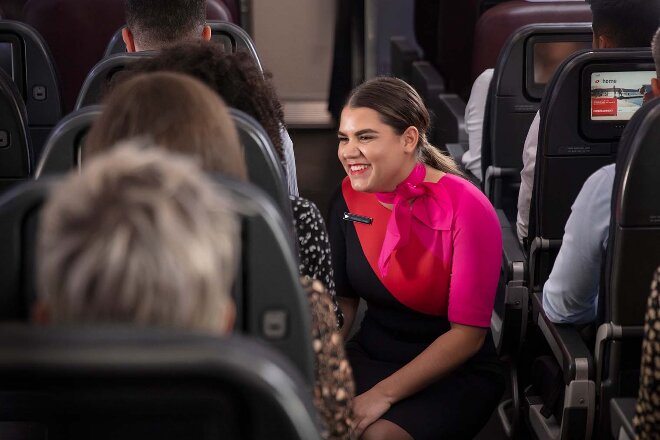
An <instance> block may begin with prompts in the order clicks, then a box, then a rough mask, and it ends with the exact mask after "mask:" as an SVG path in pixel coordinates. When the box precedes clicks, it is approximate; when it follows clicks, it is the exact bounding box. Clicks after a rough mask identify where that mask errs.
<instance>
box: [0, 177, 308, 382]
mask: <svg viewBox="0 0 660 440" xmlns="http://www.w3.org/2000/svg"><path fill="white" fill-rule="evenodd" d="M214 178H215V180H216V181H217V183H218V185H220V186H221V187H222V188H223V189H225V190H228V191H229V192H230V193H231V194H232V195H234V197H235V204H236V205H237V206H238V207H239V208H240V211H241V214H242V216H243V220H242V225H243V228H242V229H243V230H242V233H241V236H242V255H241V265H240V269H239V271H238V273H239V276H238V278H237V280H236V283H235V286H234V289H233V292H232V295H233V297H234V301H235V303H236V308H237V316H236V325H235V328H236V329H237V331H241V332H242V333H245V334H248V335H250V336H254V337H256V338H258V339H260V340H263V341H264V342H266V343H268V344H269V345H271V346H273V347H275V348H276V349H277V350H279V351H280V352H282V353H283V354H284V355H285V356H286V357H288V358H289V359H291V361H292V362H293V364H294V365H296V366H297V367H298V368H299V370H300V371H301V374H302V375H303V377H304V378H305V380H306V381H307V383H308V384H311V383H313V380H314V367H313V365H314V364H313V358H312V351H311V346H312V345H311V344H312V342H311V317H310V314H309V304H308V302H307V298H306V294H305V293H304V291H303V288H302V286H301V284H300V279H299V273H298V262H297V257H296V253H295V248H294V243H293V239H292V237H291V229H292V227H291V223H290V222H287V221H285V220H284V219H283V216H282V215H281V214H280V210H279V209H278V207H276V206H275V204H274V203H273V202H272V200H271V199H270V197H268V196H267V195H266V194H265V193H264V192H263V191H262V190H261V189H259V188H258V187H256V186H254V185H252V184H249V183H243V182H235V181H232V180H230V179H228V178H224V177H221V176H215V177H214ZM57 180H58V177H54V176H51V177H49V178H42V179H38V180H33V181H29V182H25V183H24V184H22V185H18V186H16V187H15V188H13V189H12V190H11V191H10V192H8V193H6V194H4V195H3V197H0V241H1V242H2V243H3V246H2V249H0V265H1V266H0V321H3V322H4V321H25V320H27V319H28V317H29V313H30V309H31V307H32V304H33V303H34V300H35V298H36V297H37V293H36V285H35V277H36V265H35V261H36V259H37V258H38V256H36V255H35V246H36V232H37V225H38V222H39V213H40V210H41V208H42V206H43V204H44V203H45V201H46V200H47V198H48V194H49V192H50V191H51V188H52V187H53V185H55V184H56V183H57ZM302 347H309V348H310V350H305V349H301V348H302Z"/></svg>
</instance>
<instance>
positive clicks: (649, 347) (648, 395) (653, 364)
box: [633, 268, 660, 440]
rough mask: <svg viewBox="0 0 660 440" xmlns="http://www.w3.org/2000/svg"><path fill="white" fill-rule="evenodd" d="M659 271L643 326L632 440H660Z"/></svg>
mask: <svg viewBox="0 0 660 440" xmlns="http://www.w3.org/2000/svg"><path fill="white" fill-rule="evenodd" d="M659 291H660V268H658V269H657V270H656V271H655V275H654V277H653V282H652V283H651V295H650V296H649V299H648V306H647V309H646V318H645V323H644V341H643V342H642V365H641V377H640V380H639V383H640V386H639V396H638V398H637V407H636V408H635V417H634V418H633V427H634V429H635V438H636V439H644V440H646V439H659V438H660V292H659Z"/></svg>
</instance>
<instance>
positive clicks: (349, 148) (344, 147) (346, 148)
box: [339, 140, 360, 159]
mask: <svg viewBox="0 0 660 440" xmlns="http://www.w3.org/2000/svg"><path fill="white" fill-rule="evenodd" d="M339 151H340V154H341V155H342V156H343V157H345V158H347V159H348V158H351V157H357V156H359V155H360V150H358V148H357V147H356V146H355V143H353V142H351V141H350V140H348V141H347V142H346V143H344V144H340V146H339Z"/></svg>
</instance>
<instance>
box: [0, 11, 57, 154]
mask: <svg viewBox="0 0 660 440" xmlns="http://www.w3.org/2000/svg"><path fill="white" fill-rule="evenodd" d="M0 54H1V58H0V59H1V60H2V61H1V62H2V63H3V64H2V66H0V67H1V68H2V69H3V70H5V71H6V72H7V73H8V74H9V76H10V77H11V78H12V79H13V80H14V82H15V83H16V86H17V88H18V90H19V92H20V96H21V97H22V99H23V100H24V101H25V108H26V110H27V115H28V119H27V122H28V128H29V131H30V138H31V145H32V149H33V153H34V154H33V156H34V158H35V159H34V160H36V158H38V157H39V155H40V153H41V148H42V146H43V143H44V141H45V140H46V137H47V136H48V133H50V130H51V129H52V128H53V126H55V124H56V123H57V121H59V120H60V119H61V117H62V102H61V99H60V85H59V80H58V76H57V72H56V70H55V65H54V63H53V58H52V56H51V52H50V50H49V49H48V46H47V45H46V43H45V42H44V39H43V38H42V36H41V35H40V34H39V33H38V32H37V31H36V30H35V29H34V28H32V27H31V26H29V25H26V24H24V23H20V22H17V21H9V20H2V21H0Z"/></svg>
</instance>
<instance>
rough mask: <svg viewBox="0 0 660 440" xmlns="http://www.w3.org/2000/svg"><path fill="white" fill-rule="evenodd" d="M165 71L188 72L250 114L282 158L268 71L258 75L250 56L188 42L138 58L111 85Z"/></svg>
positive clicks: (278, 111)
mask: <svg viewBox="0 0 660 440" xmlns="http://www.w3.org/2000/svg"><path fill="white" fill-rule="evenodd" d="M156 71H169V72H178V73H184V74H188V75H190V76H193V77H195V78H197V79H198V80H200V81H202V82H203V83H204V84H206V85H207V86H209V87H210V88H211V89H213V90H215V91H216V92H217V93H218V94H219V95H220V96H221V97H222V99H224V101H225V103H226V104H227V105H228V106H230V107H233V108H236V109H238V110H241V111H243V112H245V113H247V114H248V115H250V116H252V117H253V118H254V119H256V120H257V122H259V123H260V124H261V126H262V127H263V128H264V129H265V130H266V133H267V134H268V137H269V138H270V140H271V141H272V142H273V145H274V146H275V150H276V151H277V155H278V156H279V159H280V160H282V161H283V160H284V153H283V151H282V137H281V134H280V130H281V129H282V128H283V127H284V112H283V111H282V104H280V101H279V99H278V98H277V94H276V92H275V87H274V86H273V83H272V82H271V75H270V74H269V73H265V74H262V72H261V70H260V69H259V67H258V66H257V64H256V63H255V61H254V59H253V58H252V56H251V55H250V54H249V53H247V52H243V51H238V52H235V53H231V52H228V51H226V50H225V49H224V47H223V46H222V45H221V44H218V43H214V42H206V41H191V42H185V43H181V44H177V45H175V46H172V47H169V48H167V49H164V50H162V51H161V52H159V53H158V55H156V56H155V57H153V58H145V59H141V60H139V61H137V62H135V63H133V64H131V65H129V66H127V68H126V70H124V71H122V72H119V73H118V74H117V75H115V77H113V81H112V85H111V87H112V88H114V86H115V85H116V83H118V82H123V81H124V80H125V79H126V78H127V77H132V76H134V75H136V74H138V73H147V72H156Z"/></svg>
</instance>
